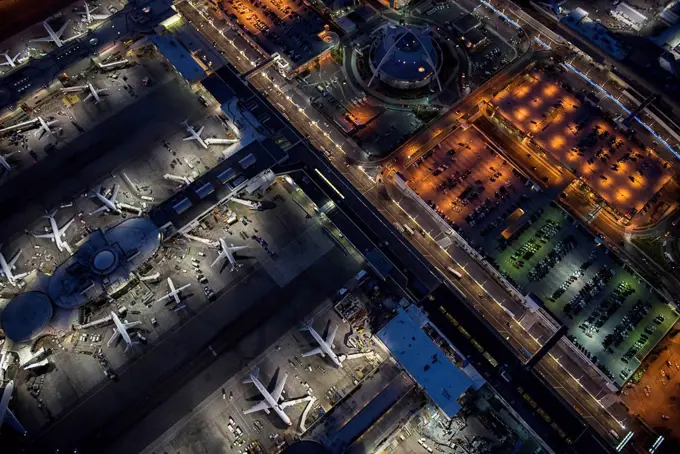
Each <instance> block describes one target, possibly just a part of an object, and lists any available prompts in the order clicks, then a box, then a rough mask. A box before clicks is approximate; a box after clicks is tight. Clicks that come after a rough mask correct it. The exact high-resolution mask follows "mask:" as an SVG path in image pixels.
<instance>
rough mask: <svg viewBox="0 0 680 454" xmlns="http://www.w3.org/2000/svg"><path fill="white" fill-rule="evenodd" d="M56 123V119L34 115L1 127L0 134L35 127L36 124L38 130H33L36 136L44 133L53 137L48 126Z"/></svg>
mask: <svg viewBox="0 0 680 454" xmlns="http://www.w3.org/2000/svg"><path fill="white" fill-rule="evenodd" d="M57 123H58V121H57V120H50V121H45V120H44V119H43V118H42V117H36V118H34V119H32V120H28V121H22V122H21V123H17V124H15V125H12V126H8V127H7V128H2V129H0V134H2V133H5V132H11V131H17V130H23V129H30V128H35V127H36V126H37V127H38V130H37V131H36V132H35V136H36V137H38V138H40V137H42V136H43V135H44V134H45V133H47V134H49V135H50V136H52V137H54V132H52V128H50V126H53V125H55V124H57Z"/></svg>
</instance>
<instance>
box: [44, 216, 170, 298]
mask: <svg viewBox="0 0 680 454" xmlns="http://www.w3.org/2000/svg"><path fill="white" fill-rule="evenodd" d="M159 245H160V234H159V231H158V228H156V226H155V225H154V223H153V222H152V221H151V220H150V219H148V218H144V217H138V218H131V219H127V220H125V221H123V222H121V223H119V224H117V225H115V226H113V227H111V228H109V229H108V230H106V231H103V230H97V231H96V232H93V233H92V234H91V235H90V236H89V237H88V238H87V240H86V241H85V242H84V243H83V244H81V245H80V246H79V247H78V250H77V251H76V253H75V254H73V255H72V256H71V257H70V258H69V259H68V260H66V261H65V262H64V263H62V264H61V265H59V267H58V268H57V269H56V270H55V271H54V274H53V275H52V276H51V277H50V281H49V290H48V292H49V295H50V297H51V298H52V300H53V301H54V303H55V304H56V305H57V306H58V307H61V308H63V309H74V308H76V307H78V306H81V305H83V304H85V303H87V302H88V301H90V300H91V299H93V298H96V297H97V296H98V295H100V294H101V293H103V292H104V291H105V289H106V287H108V286H110V285H112V284H114V283H115V282H117V281H121V280H126V279H128V277H129V275H130V273H131V272H132V271H134V270H135V269H136V268H137V267H139V266H140V265H142V264H143V263H144V262H146V261H147V260H149V259H150V258H151V256H152V255H153V254H154V253H155V252H156V250H157V249H158V246H159Z"/></svg>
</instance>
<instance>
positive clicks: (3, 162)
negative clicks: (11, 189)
mask: <svg viewBox="0 0 680 454" xmlns="http://www.w3.org/2000/svg"><path fill="white" fill-rule="evenodd" d="M14 154H16V151H13V152H11V153H7V154H6V155H5V156H2V155H0V165H2V166H3V167H4V168H5V169H7V170H12V166H11V165H9V162H7V158H9V157H10V156H12V155H14Z"/></svg>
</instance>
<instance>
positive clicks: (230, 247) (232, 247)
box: [229, 246, 248, 252]
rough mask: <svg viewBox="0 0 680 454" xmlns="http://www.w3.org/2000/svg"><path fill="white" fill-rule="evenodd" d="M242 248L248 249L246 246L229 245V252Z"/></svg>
mask: <svg viewBox="0 0 680 454" xmlns="http://www.w3.org/2000/svg"><path fill="white" fill-rule="evenodd" d="M243 249H248V246H229V251H230V252H238V251H242V250H243Z"/></svg>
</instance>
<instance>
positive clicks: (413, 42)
mask: <svg viewBox="0 0 680 454" xmlns="http://www.w3.org/2000/svg"><path fill="white" fill-rule="evenodd" d="M378 33H379V35H378V38H377V39H376V40H375V41H374V43H373V45H372V47H371V54H370V58H369V64H370V67H371V71H372V72H373V76H372V77H371V80H370V81H369V83H368V85H369V86H370V85H371V84H372V83H373V82H374V80H375V79H378V80H380V81H381V82H383V83H385V84H387V85H389V86H391V87H394V88H401V89H413V88H422V87H425V86H426V85H428V84H429V83H430V82H431V81H432V80H433V79H434V80H435V81H436V82H437V85H438V88H439V89H440V90H441V84H440V83H439V64H440V61H441V58H440V56H439V54H440V52H439V51H438V46H437V45H436V43H435V41H434V40H433V39H432V37H431V36H430V30H429V28H428V27H415V26H408V27H405V26H402V25H393V24H389V25H386V26H384V27H382V28H381V29H379V32H378Z"/></svg>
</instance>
